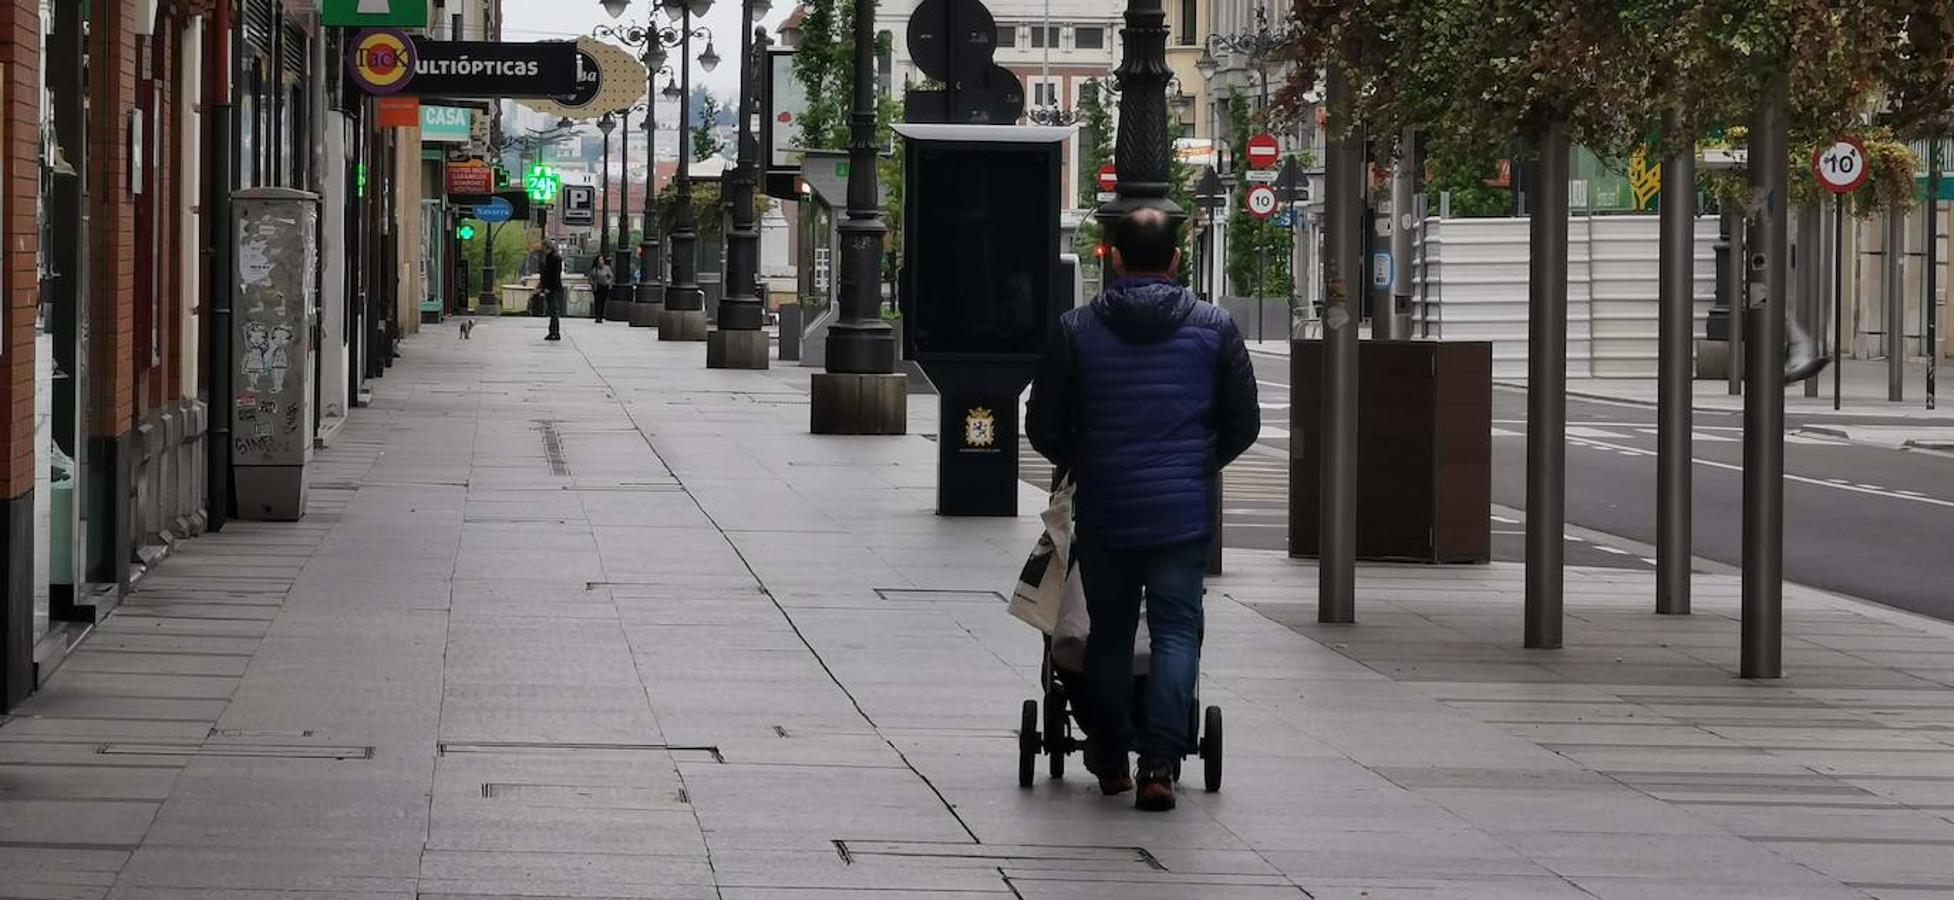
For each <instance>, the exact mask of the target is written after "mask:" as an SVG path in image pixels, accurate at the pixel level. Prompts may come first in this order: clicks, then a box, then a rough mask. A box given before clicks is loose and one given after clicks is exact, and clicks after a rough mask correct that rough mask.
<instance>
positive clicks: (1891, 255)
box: [1880, 208, 1907, 403]
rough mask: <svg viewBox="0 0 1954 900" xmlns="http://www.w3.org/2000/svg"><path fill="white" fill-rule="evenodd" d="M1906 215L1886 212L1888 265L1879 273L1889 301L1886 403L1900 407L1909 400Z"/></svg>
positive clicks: (1886, 260) (1887, 314) (1887, 302)
mask: <svg viewBox="0 0 1954 900" xmlns="http://www.w3.org/2000/svg"><path fill="white" fill-rule="evenodd" d="M1906 243H1907V235H1906V214H1905V213H1903V212H1901V211H1899V210H1897V209H1891V208H1889V209H1887V210H1886V241H1885V244H1886V249H1885V256H1886V258H1885V260H1883V262H1884V263H1885V265H1884V266H1883V267H1882V268H1881V269H1880V274H1882V275H1883V276H1885V277H1884V278H1883V279H1882V284H1881V289H1882V290H1883V291H1884V294H1885V297H1884V299H1885V300H1886V315H1885V316H1884V318H1885V319H1886V329H1885V330H1886V340H1885V341H1883V342H1882V343H1884V344H1885V345H1886V399H1887V401H1888V402H1891V403H1898V402H1900V401H1901V400H1904V399H1906V374H1907V370H1906V360H1907V326H1906V281H1905V277H1906V249H1907V248H1906Z"/></svg>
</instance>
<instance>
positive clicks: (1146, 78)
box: [1097, 0, 1187, 233]
mask: <svg viewBox="0 0 1954 900" xmlns="http://www.w3.org/2000/svg"><path fill="white" fill-rule="evenodd" d="M1120 39H1121V40H1122V41H1124V42H1125V54H1124V58H1123V59H1122V60H1120V64H1119V68H1118V69H1115V70H1113V76H1114V78H1116V79H1117V80H1118V84H1119V138H1118V140H1117V141H1116V142H1115V145H1114V151H1113V160H1114V165H1115V166H1117V171H1118V173H1119V184H1118V187H1117V188H1116V189H1117V191H1118V193H1119V196H1118V198H1117V199H1115V200H1114V201H1113V202H1111V203H1104V204H1100V207H1099V212H1098V216H1097V218H1098V219H1099V224H1100V225H1101V227H1102V228H1106V229H1109V231H1108V232H1107V233H1110V228H1111V226H1112V224H1113V223H1114V222H1117V221H1119V218H1120V217H1121V216H1124V215H1126V214H1127V213H1128V212H1131V211H1133V210H1136V209H1142V208H1151V209H1158V210H1161V211H1162V212H1165V213H1167V215H1169V216H1172V217H1173V219H1174V220H1175V221H1176V222H1180V221H1183V220H1185V219H1186V218H1187V212H1186V211H1185V210H1183V209H1181V208H1180V205H1179V204H1177V203H1175V202H1174V201H1173V198H1171V197H1169V196H1167V192H1168V190H1169V189H1170V188H1171V187H1172V185H1171V184H1170V183H1169V173H1168V152H1167V143H1168V141H1167V83H1168V82H1169V81H1172V80H1173V79H1174V72H1173V70H1172V69H1169V68H1168V67H1167V13H1166V11H1165V10H1163V9H1162V8H1161V0H1130V2H1129V3H1127V5H1126V27H1125V28H1124V29H1122V30H1121V32H1120Z"/></svg>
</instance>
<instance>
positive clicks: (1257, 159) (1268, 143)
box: [1248, 132, 1282, 169]
mask: <svg viewBox="0 0 1954 900" xmlns="http://www.w3.org/2000/svg"><path fill="white" fill-rule="evenodd" d="M1281 156H1282V147H1281V146H1280V145H1278V144H1277V143H1276V136H1275V135H1273V134H1269V133H1267V132H1263V133H1262V134H1258V135H1256V136H1254V137H1252V138H1249V139H1248V164H1249V166H1250V167H1251V168H1256V169H1266V168H1269V167H1270V166H1273V165H1275V164H1276V160H1277V159H1278V158H1280V157H1281Z"/></svg>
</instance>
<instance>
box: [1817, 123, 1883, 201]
mask: <svg viewBox="0 0 1954 900" xmlns="http://www.w3.org/2000/svg"><path fill="white" fill-rule="evenodd" d="M1812 174H1813V175H1816V176H1818V183H1819V184H1822V185H1824V186H1825V189H1826V190H1828V191H1831V192H1832V193H1834V194H1850V193H1852V192H1853V191H1856V190H1858V189H1859V186H1860V185H1862V184H1865V183H1866V176H1867V175H1868V174H1870V171H1869V170H1868V167H1867V165H1866V145H1865V144H1862V143H1860V142H1859V139H1858V138H1853V137H1842V138H1839V139H1838V140H1836V141H1833V142H1832V143H1830V144H1826V145H1824V146H1822V147H1819V148H1818V149H1817V150H1815V151H1812Z"/></svg>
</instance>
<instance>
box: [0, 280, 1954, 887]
mask: <svg viewBox="0 0 1954 900" xmlns="http://www.w3.org/2000/svg"><path fill="white" fill-rule="evenodd" d="M450 327H452V326H449V325H430V326H427V327H425V328H424V330H423V334H422V336H421V337H420V338H418V339H416V340H414V341H412V342H410V344H409V345H408V348H409V349H410V350H411V352H410V353H408V354H407V355H405V356H403V357H402V358H401V359H400V360H399V361H398V362H397V363H396V364H395V366H394V367H393V368H391V369H390V370H389V371H388V373H387V376H386V377H385V378H383V379H380V380H378V381H376V382H374V395H373V402H372V404H371V405H370V406H368V407H366V408H363V409H361V410H358V411H356V412H355V413H354V414H353V415H352V416H351V417H350V418H349V419H348V421H347V424H346V425H345V428H344V430H343V431H342V433H341V435H340V438H339V439H338V440H337V441H336V442H335V443H334V445H333V446H332V447H330V448H327V449H325V450H323V451H321V452H320V453H319V454H317V456H316V457H315V462H314V465H315V466H316V467H318V470H319V471H318V475H319V476H320V477H319V479H318V482H317V483H318V484H320V485H323V486H324V487H322V488H320V489H315V491H314V492H313V495H312V498H311V501H312V505H311V508H310V513H309V514H308V516H307V517H306V518H305V519H304V520H302V521H300V522H298V523H234V527H230V528H227V529H225V531H224V532H222V533H220V534H215V535H208V536H205V537H202V538H200V539H198V540H196V541H193V542H190V543H188V544H187V545H185V548H184V549H183V551H182V552H181V553H179V554H178V555H177V556H176V557H175V558H174V559H172V560H171V561H170V562H168V563H165V564H164V565H163V566H162V567H161V568H159V569H158V570H157V571H156V572H153V573H151V574H150V576H149V577H147V578H145V579H144V580H143V582H142V583H141V584H140V585H139V587H138V589H137V590H136V592H135V593H133V594H132V595H131V596H130V598H129V599H128V601H127V602H126V603H125V604H124V606H123V607H122V609H121V612H119V613H118V614H117V615H115V616H113V617H111V619H110V620H109V622H108V623H106V624H105V625H104V626H103V627H101V628H100V629H98V630H97V632H96V633H95V634H92V635H90V636H89V638H88V639H87V641H86V642H85V643H84V644H83V646H82V647H81V648H80V649H79V650H78V651H76V652H75V653H74V654H72V655H71V656H70V658H69V659H68V661H67V663H66V664H65V665H64V666H63V667H62V668H61V669H60V670H59V671H58V672H57V673H56V674H55V676H54V678H53V680H52V682H51V684H50V685H49V687H48V689H47V690H46V692H45V693H43V694H42V695H41V696H40V697H38V698H36V699H35V700H33V701H31V702H30V703H29V704H28V705H27V706H25V707H23V709H22V710H20V713H19V715H16V716H14V717H9V718H4V719H0V882H4V883H5V884H6V886H7V888H6V890H5V891H0V892H4V893H9V894H10V895H11V894H15V893H18V894H22V895H24V896H86V897H101V896H111V897H116V898H133V900H184V898H191V897H197V898H218V900H258V898H269V897H281V898H285V897H291V898H306V900H328V898H341V897H344V898H354V897H359V898H407V897H416V898H437V897H445V898H456V900H462V898H467V900H483V898H490V897H524V898H544V897H582V898H603V897H616V898H625V897H631V898H644V897H680V898H689V897H717V898H789V897H792V898H822V897H834V898H844V897H845V898H855V897H862V896H873V897H876V898H880V900H894V898H902V897H917V898H924V897H972V896H1000V897H1012V896H1015V897H1019V898H1032V897H1037V898H1074V897H1092V898H1099V897H1120V898H1150V897H1163V898H1168V897H1171V898H1176V900H1180V898H1186V897H1202V898H1220V900H1228V898H1237V897H1239V898H1262V897H1285V898H1287V897H1305V896H1313V897H1319V898H1322V897H1348V898H1358V897H1362V898H1367V900H1368V898H1393V897H1420V898H1431V897H1447V898H1500V900H1508V898H1528V897H1546V898H1560V897H1584V898H1592V897H1607V898H1614V897H1620V898H1656V897H1701V896H1722V897H1729V898H1749V897H1773V898H1778V897H1784V898H1805V897H1810V898H1830V897H1853V896H1869V895H1876V896H1893V897H1900V896H1915V897H1918V896H1932V895H1935V894H1937V893H1942V894H1945V893H1954V869H1950V868H1949V866H1948V865H1947V864H1946V862H1945V860H1946V858H1947V856H1948V855H1947V854H1946V853H1945V850H1946V848H1947V847H1948V846H1950V845H1954V737H1950V735H1954V687H1950V686H1949V685H1950V683H1954V667H1951V666H1950V665H1949V664H1948V663H1947V662H1946V660H1948V659H1954V629H1950V628H1949V627H1948V626H1945V625H1943V624H1940V623H1934V622H1929V621H1925V620H1921V619H1918V618H1915V617H1912V616H1908V615H1905V614H1901V613H1895V612H1893V611H1890V610H1885V609H1882V608H1878V607H1873V606H1869V605H1865V604H1861V603H1858V602H1856V601H1852V600H1849V599H1846V598H1840V597H1834V596H1830V595H1826V594H1822V593H1818V592H1814V591H1807V590H1803V589H1798V588H1792V589H1789V590H1787V592H1786V597H1787V609H1786V617H1785V619H1786V659H1787V661H1788V663H1789V664H1790V669H1791V672H1790V677H1788V678H1786V679H1784V680H1782V681H1779V682H1774V683H1765V684H1751V683H1745V682H1742V681H1740V680H1738V679H1737V678H1736V677H1735V674H1736V673H1735V671H1734V669H1735V664H1736V658H1735V648H1736V646H1737V629H1738V621H1737V618H1736V617H1737V607H1738V603H1737V597H1738V594H1739V591H1738V585H1737V583H1736V581H1735V579H1733V578H1730V577H1726V576H1721V575H1715V574H1704V573H1699V574H1698V575H1697V576H1696V579H1697V582H1696V585H1695V593H1696V596H1697V598H1698V602H1697V610H1698V611H1697V613H1696V614H1695V615H1692V616H1689V617H1669V616H1656V615H1654V614H1653V613H1652V612H1651V610H1650V607H1651V602H1650V600H1649V598H1650V597H1651V596H1652V591H1653V582H1652V576H1651V575H1650V574H1648V573H1642V572H1628V571H1621V570H1606V569H1580V568H1576V569H1570V570H1569V572H1568V603H1567V614H1568V622H1567V638H1568V640H1567V642H1566V646H1565V647H1564V648H1563V649H1561V650H1556V651H1535V650H1525V649H1523V648H1521V647H1519V646H1518V643H1519V625H1520V622H1519V617H1520V602H1519V598H1520V597H1521V596H1522V593H1523V573H1522V571H1521V570H1520V569H1519V568H1518V567H1515V566H1510V565H1492V566H1478V567H1445V568H1440V569H1429V568H1422V567H1415V566H1401V565H1384V566H1364V567H1361V568H1360V570H1359V600H1358V622H1357V623H1356V624H1353V625H1334V626H1327V625H1321V624H1318V623H1317V622H1316V621H1315V602H1314V590H1315V588H1314V586H1315V584H1316V573H1315V569H1314V568H1313V566H1311V565H1310V564H1309V563H1308V562H1307V561H1297V560H1289V559H1286V558H1284V557H1282V556H1280V555H1278V554H1274V553H1262V552H1252V551H1235V552H1231V553H1230V554H1229V560H1228V566H1229V568H1228V574H1226V575H1225V576H1222V577H1220V578H1218V579H1216V580H1214V581H1213V582H1212V583H1211V585H1210V593H1209V595H1208V599H1207V614H1208V628H1207V633H1206V642H1205V646H1204V660H1203V677H1202V683H1201V693H1202V698H1203V701H1204V702H1206V703H1209V704H1214V705H1217V706H1220V707H1222V708H1223V709H1224V712H1225V715H1226V722H1227V729H1228V735H1227V737H1228V750H1227V759H1226V776H1227V781H1226V783H1225V784H1224V785H1223V789H1222V790H1221V791H1220V792H1219V793H1214V794H1208V793H1204V792H1201V791H1200V790H1199V787H1198V780H1199V776H1198V772H1197V771H1196V770H1198V765H1197V766H1195V767H1194V769H1190V773H1191V775H1192V777H1191V778H1190V781H1189V783H1188V784H1186V785H1184V788H1186V790H1185V792H1184V794H1183V798H1182V804H1181V807H1180V809H1178V810H1176V811H1175V812H1174V813H1172V814H1168V815H1148V814H1142V813H1138V812H1136V811H1134V810H1133V809H1132V806H1131V802H1130V799H1128V798H1124V797H1120V798H1106V797H1102V796H1100V795H1099V794H1098V791H1097V790H1096V789H1095V788H1094V787H1093V786H1092V785H1091V783H1090V780H1089V779H1088V778H1086V777H1085V776H1083V774H1082V773H1080V772H1079V769H1078V758H1077V757H1076V756H1075V757H1073V758H1072V760H1071V763H1072V768H1071V772H1070V773H1069V775H1068V777H1067V778H1065V779H1064V780H1050V779H1047V778H1044V777H1043V776H1042V775H1041V777H1040V778H1039V779H1038V781H1037V783H1036V785H1035V786H1034V787H1033V788H1031V789H1029V790H1025V789H1020V788H1019V787H1017V785H1016V781H1015V778H1014V775H1015V771H1016V762H1017V746H1018V740H1017V737H1018V736H1017V734H1016V729H1017V723H1018V715H1017V713H1018V709H1019V705H1020V704H1021V703H1022V702H1023V701H1024V700H1026V699H1031V698H1036V697H1038V695H1039V688H1038V677H1039V665H1040V662H1041V660H1040V642H1039V639H1038V637H1037V636H1036V635H1035V634H1034V633H1032V632H1030V631H1029V630H1028V629H1026V628H1024V627H1023V626H1022V625H1021V624H1019V623H1017V622H1016V621H1015V620H1012V619H1010V618H1009V616H1008V615H1007V614H1006V612H1005V604H1004V602H1003V596H1002V594H1001V593H1000V592H1001V591H1004V590H1007V589H1008V588H1009V586H1010V584H1011V582H1012V580H1013V578H1014V577H1015V575H1016V573H1017V570H1018V567H1020V566H1021V565H1022V563H1023V559H1024V554H1025V552H1026V551H1027V550H1028V548H1029V547H1030V546H1031V544H1032V542H1033V541H1034V540H1035V538H1036V536H1037V534H1038V530H1039V525H1038V522H1037V520H1036V518H1035V516H1034V515H1033V514H1034V513H1035V512H1036V511H1037V510H1038V508H1039V506H1040V504H1041V502H1042V500H1041V498H1040V496H1039V493H1038V491H1037V490H1036V489H1035V488H1033V487H1032V486H1030V485H1028V484H1025V485H1020V486H1019V494H1018V500H1019V506H1020V511H1021V512H1023V513H1024V515H1021V516H1018V517H1015V518H999V519H981V520H971V519H946V518H943V517H939V516H936V515H935V513H934V509H933V505H934V502H935V491H934V477H935V454H936V445H935V444H934V442H933V441H932V440H931V439H930V436H932V435H933V433H934V431H935V429H936V427H937V421H936V411H935V410H934V408H933V405H932V403H931V400H930V398H929V397H928V396H926V395H919V396H917V397H916V398H915V402H914V403H912V409H911V423H910V425H911V433H910V434H908V435H903V436H892V437H873V438H837V437H826V436H815V435H810V434H807V433H806V428H807V424H806V423H807V420H806V416H807V406H806V405H805V399H806V384H807V372H806V370H802V369H800V368H798V367H792V366H787V367H781V368H776V369H773V370H769V371H765V372H750V371H723V370H706V369H704V368H703V366H702V362H703V360H702V359H701V358H700V357H699V356H698V348H697V347H696V345H681V344H671V343H660V342H658V341H656V339H655V336H652V335H647V334H645V333H643V332H642V330H631V329H627V328H622V327H611V326H608V325H605V326H598V325H594V324H592V323H587V322H571V323H567V325H566V335H567V339H566V340H564V341H563V342H561V343H555V344H545V343H542V342H541V341H540V337H541V332H540V327H539V325H538V324H537V323H535V322H531V321H528V320H526V319H522V318H519V317H512V318H507V319H501V320H496V321H484V322H482V324H481V327H479V328H477V329H476V332H475V339H474V340H473V341H469V342H459V341H454V340H443V337H444V336H446V337H450V338H451V337H452V336H451V335H446V333H445V332H446V329H447V328H450ZM1041 772H1042V766H1041Z"/></svg>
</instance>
